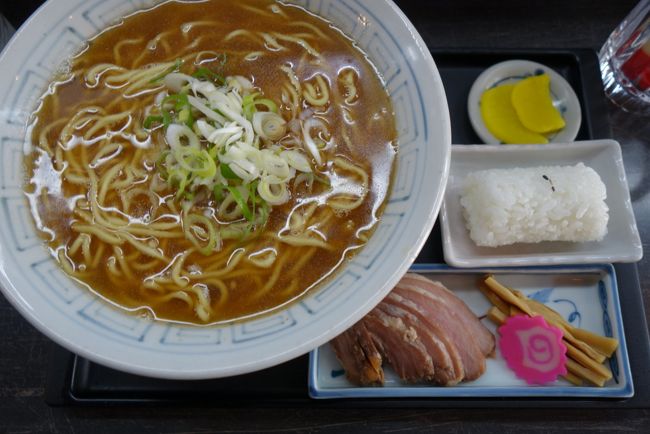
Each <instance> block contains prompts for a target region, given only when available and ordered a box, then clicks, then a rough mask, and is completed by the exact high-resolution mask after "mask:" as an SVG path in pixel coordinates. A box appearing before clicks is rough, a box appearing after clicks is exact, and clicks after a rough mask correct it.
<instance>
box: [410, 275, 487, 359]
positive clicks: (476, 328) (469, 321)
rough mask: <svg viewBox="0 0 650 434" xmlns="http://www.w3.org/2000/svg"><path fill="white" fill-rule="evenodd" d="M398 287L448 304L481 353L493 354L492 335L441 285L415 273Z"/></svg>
mask: <svg viewBox="0 0 650 434" xmlns="http://www.w3.org/2000/svg"><path fill="white" fill-rule="evenodd" d="M398 285H410V286H415V287H419V288H420V289H422V290H425V291H428V292H429V293H431V294H432V295H434V296H436V297H437V298H439V299H440V300H443V301H444V302H445V303H448V305H449V308H450V309H453V311H454V312H455V313H456V314H458V315H459V316H460V317H462V318H463V324H464V325H465V327H467V328H468V329H470V330H471V331H472V334H473V335H474V336H476V338H477V339H476V340H477V343H478V344H479V346H480V347H481V351H482V352H483V354H484V355H486V356H491V355H493V353H494V349H495V346H496V341H495V339H494V335H493V334H492V333H491V332H490V331H489V330H488V329H487V327H485V326H484V325H483V323H481V321H479V319H478V318H477V317H476V315H474V312H472V311H471V310H470V309H469V307H467V305H466V304H465V303H464V302H463V300H461V299H460V298H458V297H456V296H455V295H454V293H453V292H451V291H450V290H449V289H447V288H446V287H445V286H444V285H443V284H442V283H440V282H434V281H431V280H429V279H427V278H426V277H424V276H421V275H419V274H415V273H407V274H406V275H405V276H404V277H403V278H402V280H401V281H400V282H399V284H398Z"/></svg>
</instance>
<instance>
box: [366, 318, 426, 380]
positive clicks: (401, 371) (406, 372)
mask: <svg viewBox="0 0 650 434" xmlns="http://www.w3.org/2000/svg"><path fill="white" fill-rule="evenodd" d="M363 323H364V324H365V325H366V327H367V329H368V332H369V333H370V336H372V340H373V342H374V343H375V345H376V346H377V348H378V349H379V352H380V353H381V355H382V356H383V357H384V358H385V359H386V360H387V361H388V363H390V365H391V366H392V367H393V370H394V371H395V372H396V373H397V375H399V376H400V378H401V379H402V380H405V381H408V382H411V383H414V382H417V381H422V380H431V379H433V374H434V369H433V363H432V361H431V356H430V355H429V353H428V352H427V349H426V348H425V347H424V345H423V344H422V342H421V340H420V339H419V336H418V335H417V332H416V331H415V330H414V329H413V328H410V327H407V326H406V325H405V324H404V322H403V321H402V320H401V319H400V318H396V317H394V316H390V315H386V314H385V313H384V312H382V311H381V310H379V309H374V310H372V311H371V312H370V313H369V314H368V315H366V316H365V317H364V318H363Z"/></svg>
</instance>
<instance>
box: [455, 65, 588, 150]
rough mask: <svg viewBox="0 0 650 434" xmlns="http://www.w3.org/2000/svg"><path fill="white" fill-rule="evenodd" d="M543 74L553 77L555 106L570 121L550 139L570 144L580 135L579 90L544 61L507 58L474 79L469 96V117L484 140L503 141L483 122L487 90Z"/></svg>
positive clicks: (496, 142)
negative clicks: (483, 99) (482, 98)
mask: <svg viewBox="0 0 650 434" xmlns="http://www.w3.org/2000/svg"><path fill="white" fill-rule="evenodd" d="M542 73H545V74H548V76H549V77H550V79H551V83H550V91H551V98H552V99H553V106H554V107H555V108H556V109H557V110H558V111H559V112H560V114H561V115H562V117H563V118H564V122H565V123H566V126H565V127H564V128H562V129H561V130H560V131H558V132H556V133H553V134H551V135H550V136H549V137H548V140H549V142H550V143H566V142H572V141H573V140H574V139H575V138H576V136H577V135H578V131H579V130H580V123H581V122H582V111H581V110H580V102H579V101H578V97H577V96H576V93H575V92H574V91H573V88H572V87H571V85H570V84H569V83H568V82H567V81H566V80H565V79H564V77H562V76H561V75H560V74H558V73H557V72H555V71H554V70H553V69H551V68H549V67H548V66H546V65H542V64H541V63H537V62H531V61H530V60H506V61H505V62H500V63H497V64H496V65H492V66H491V67H489V68H488V69H486V70H485V71H483V72H482V73H481V75H479V76H478V77H477V78H476V80H475V81H474V84H473V85H472V88H471V89H470V91H469V96H468V98H467V113H468V114H469V120H470V122H471V124H472V127H473V128H474V131H475V132H476V134H477V135H478V136H479V137H480V138H481V140H483V142H485V143H487V144H491V145H498V144H500V143H501V141H500V140H499V139H497V138H496V137H494V135H492V133H491V132H490V130H488V128H487V126H486V125H485V122H483V116H482V115H481V105H480V103H481V95H483V92H485V91H486V90H488V89H491V88H493V87H495V86H498V85H501V84H506V83H516V82H518V81H520V80H522V79H524V78H526V77H531V76H533V75H539V74H542Z"/></svg>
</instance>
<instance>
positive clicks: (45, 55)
mask: <svg viewBox="0 0 650 434" xmlns="http://www.w3.org/2000/svg"><path fill="white" fill-rule="evenodd" d="M294 3H297V4H300V5H302V6H304V7H305V8H306V9H308V10H310V11H312V12H315V13H317V14H319V15H321V16H323V17H325V18H326V19H329V20H330V21H332V22H333V23H335V25H337V26H338V27H339V28H341V29H342V30H343V31H344V32H345V33H346V34H347V35H349V36H351V37H352V38H354V39H355V40H356V42H357V43H358V45H359V46H360V47H362V48H363V49H365V51H366V52H367V53H368V54H369V56H370V58H371V59H372V60H373V61H374V63H375V65H376V66H377V68H378V70H379V72H380V73H381V75H382V77H383V78H384V79H385V82H386V86H387V88H388V91H389V93H390V94H391V96H392V99H393V105H394V110H395V114H396V120H397V127H398V138H399V146H400V152H399V155H398V162H397V168H398V169H397V172H396V176H395V180H394V189H393V194H392V196H391V198H390V201H389V202H388V204H387V206H386V209H385V212H384V215H383V218H382V221H381V223H380V224H379V226H378V227H377V230H376V233H375V234H374V236H373V237H372V238H371V240H370V242H369V243H368V245H367V246H366V247H365V248H364V249H363V250H362V251H361V252H360V253H359V254H358V255H357V256H356V257H355V258H353V259H352V260H351V261H349V262H348V263H347V264H346V266H345V267H344V268H343V270H342V271H340V272H339V273H338V274H337V275H336V276H335V277H334V278H333V279H332V280H331V281H329V283H328V284H326V285H324V286H322V287H321V288H320V289H319V291H315V292H313V293H312V294H310V295H309V296H307V297H305V298H304V299H302V300H301V301H300V302H298V303H294V304H293V305H291V306H289V307H288V308H286V309H284V310H279V311H277V312H276V313H274V314H271V315H268V316H265V317H259V318H254V319H252V320H249V321H246V322H243V323H236V324H231V325H227V326H223V327H192V326H179V325H174V324H169V323H165V322H152V321H150V320H148V319H145V318H141V317H138V316H131V315H126V314H124V313H123V312H121V311H119V310H118V309H115V308H114V307H113V306H112V305H110V304H109V303H107V302H105V301H103V300H101V299H99V298H98V297H96V296H94V295H93V294H92V293H91V292H90V291H89V290H87V289H86V288H83V287H82V286H80V285H78V284H76V283H75V282H73V281H72V280H71V279H70V278H69V277H67V276H66V275H65V274H64V273H63V272H62V271H61V269H60V268H59V267H58V265H57V264H56V263H55V262H54V260H53V259H52V258H51V257H50V255H49V253H48V252H47V251H46V249H45V248H44V247H43V245H42V244H43V243H42V241H41V240H40V238H39V237H38V236H37V235H36V233H35V230H34V228H33V227H32V222H31V216H30V214H29V210H28V207H27V202H26V200H25V198H24V196H23V192H22V182H23V173H22V164H23V163H22V159H23V148H24V146H25V145H24V142H25V137H26V130H25V127H26V124H27V122H28V119H29V115H30V112H31V111H32V110H33V109H34V107H35V106H36V104H37V100H38V98H39V96H40V95H41V94H42V93H43V91H44V90H45V88H46V86H47V84H48V81H49V79H50V77H51V76H52V75H53V72H54V71H56V69H57V68H59V67H60V62H61V59H65V58H67V57H68V56H69V55H70V54H72V53H74V51H75V50H77V49H78V48H79V47H80V45H81V44H82V42H83V41H85V40H87V39H88V38H89V37H91V36H93V35H94V34H96V33H97V32H98V31H99V30H100V29H102V28H105V27H106V26H107V25H109V24H112V23H113V22H114V21H115V20H116V19H117V18H119V17H121V16H124V15H125V14H127V13H129V12H131V11H134V10H137V9H141V8H143V7H146V6H150V5H151V4H152V2H149V1H139V0H108V1H99V0H97V1H82V0H76V1H59V0H51V1H50V2H48V3H46V4H45V5H44V6H43V7H42V8H41V10H40V11H39V12H38V13H37V14H36V15H35V16H34V17H32V19H30V21H28V22H27V23H26V25H25V27H24V28H23V29H22V31H20V32H18V34H17V36H16V37H15V38H14V40H13V41H12V42H11V43H10V44H9V45H8V46H7V49H5V51H3V54H2V56H1V57H0V66H1V68H0V98H1V100H0V101H2V103H0V104H2V106H1V107H0V109H2V110H0V144H1V148H0V169H1V170H0V286H4V290H5V294H6V296H7V298H8V299H9V300H10V301H11V302H12V303H13V304H14V305H15V306H16V307H17V308H18V309H19V310H20V311H21V312H22V313H23V315H24V316H26V317H27V318H28V319H29V320H30V321H31V322H32V323H33V324H34V325H35V326H36V327H37V328H39V329H40V330H41V331H42V332H44V333H46V334H47V335H48V336H50V337H51V338H53V339H55V340H56V341H57V342H59V343H61V344H63V345H64V346H66V347H68V348H69V349H71V350H73V351H75V352H77V353H81V354H82V355H84V356H85V357H88V358H91V359H93V360H95V361H97V362H100V363H104V364H107V365H110V366H112V367H115V368H117V369H123V370H128V371H131V372H135V373H139V374H143V375H153V376H161V377H169V378H202V377H210V376H212V377H214V376H222V375H231V374H235V373H242V372H247V371H250V370H253V369H259V368H262V367H266V366H270V365H272V364H275V363H279V362H281V361H284V360H287V359H289V358H291V357H295V356H298V355H300V354H302V353H305V352H307V351H309V350H310V349H312V348H314V347H315V346H317V345H318V344H320V343H322V342H324V341H325V340H326V339H327V338H328V337H327V336H326V334H327V333H330V334H331V333H333V332H340V331H342V330H343V329H344V328H345V327H347V326H349V325H350V324H351V323H352V322H354V319H355V318H358V317H359V316H360V314H361V313H362V312H363V313H365V312H366V311H368V310H369V309H370V308H371V307H372V305H373V304H374V303H375V302H376V301H377V300H378V296H379V295H381V294H383V293H385V292H386V291H387V290H388V287H389V285H390V283H391V281H392V282H394V281H395V280H396V279H397V278H398V277H399V275H400V274H401V273H403V272H404V271H405V270H406V267H407V266H408V263H410V262H411V260H412V259H413V258H414V257H415V255H416V254H417V252H418V250H419V247H420V246H421V245H422V244H423V243H424V241H425V239H426V236H427V235H428V233H429V231H430V229H431V227H432V226H433V222H434V221H435V217H436V215H437V212H438V209H439V206H440V202H441V199H442V192H443V190H444V184H445V183H446V177H447V173H448V166H449V153H450V145H449V143H450V133H449V120H448V112H447V107H446V100H445V97H444V90H443V88H442V85H441V82H440V79H439V76H438V74H437V71H436V70H435V67H433V63H432V62H431V60H430V55H429V53H428V51H426V47H425V46H424V44H423V42H422V41H421V39H420V38H419V36H418V35H417V33H415V30H414V29H412V27H410V24H409V23H408V22H407V21H405V18H403V16H402V15H401V13H400V12H398V11H397V10H396V8H395V7H394V5H392V3H390V2H377V1H372V0H349V1H336V0H314V1H309V0H305V1H296V2H294ZM405 50H409V51H408V52H406V51H405ZM2 70H4V72H2ZM9 77H10V79H9ZM430 126H433V127H438V129H437V130H434V131H430V129H429V128H430ZM424 192H427V195H424ZM398 264H400V265H398ZM391 286H392V285H391ZM328 318H330V319H329V320H328ZM332 318H334V319H332ZM127 352H128V354H126V353H127ZM161 354H162V355H164V357H161ZM188 356H192V358H191V359H189V360H190V362H191V363H190V365H188Z"/></svg>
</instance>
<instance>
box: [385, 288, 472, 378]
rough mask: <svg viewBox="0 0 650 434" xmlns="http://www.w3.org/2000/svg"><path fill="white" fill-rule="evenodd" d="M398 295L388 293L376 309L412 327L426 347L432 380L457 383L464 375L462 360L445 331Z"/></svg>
mask: <svg viewBox="0 0 650 434" xmlns="http://www.w3.org/2000/svg"><path fill="white" fill-rule="evenodd" d="M399 299H400V297H399V296H396V297H391V296H390V295H389V296H388V297H386V298H385V299H384V301H382V302H381V303H380V304H379V305H378V306H377V308H376V309H379V310H382V311H383V312H385V313H386V314H388V315H392V316H395V317H397V318H400V319H401V320H402V321H404V324H405V325H406V326H407V327H411V328H413V329H414V330H415V331H416V332H417V334H418V337H419V339H420V341H421V342H422V344H423V345H424V347H425V348H426V350H427V352H428V353H429V356H431V361H432V363H433V368H434V373H433V381H434V382H435V383H437V384H440V385H443V386H451V385H454V384H457V383H459V382H460V381H461V380H462V379H463V376H464V374H465V373H464V371H463V362H462V360H461V358H460V355H459V354H458V350H457V349H456V346H455V345H454V344H453V342H450V340H449V338H448V336H447V334H446V333H444V332H442V331H440V330H438V329H436V328H435V327H434V326H433V325H432V323H431V322H430V321H427V320H426V318H424V317H423V316H422V315H421V314H420V312H418V311H417V310H414V309H409V307H407V306H405V305H404V304H403V303H401V301H400V300H399Z"/></svg>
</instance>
